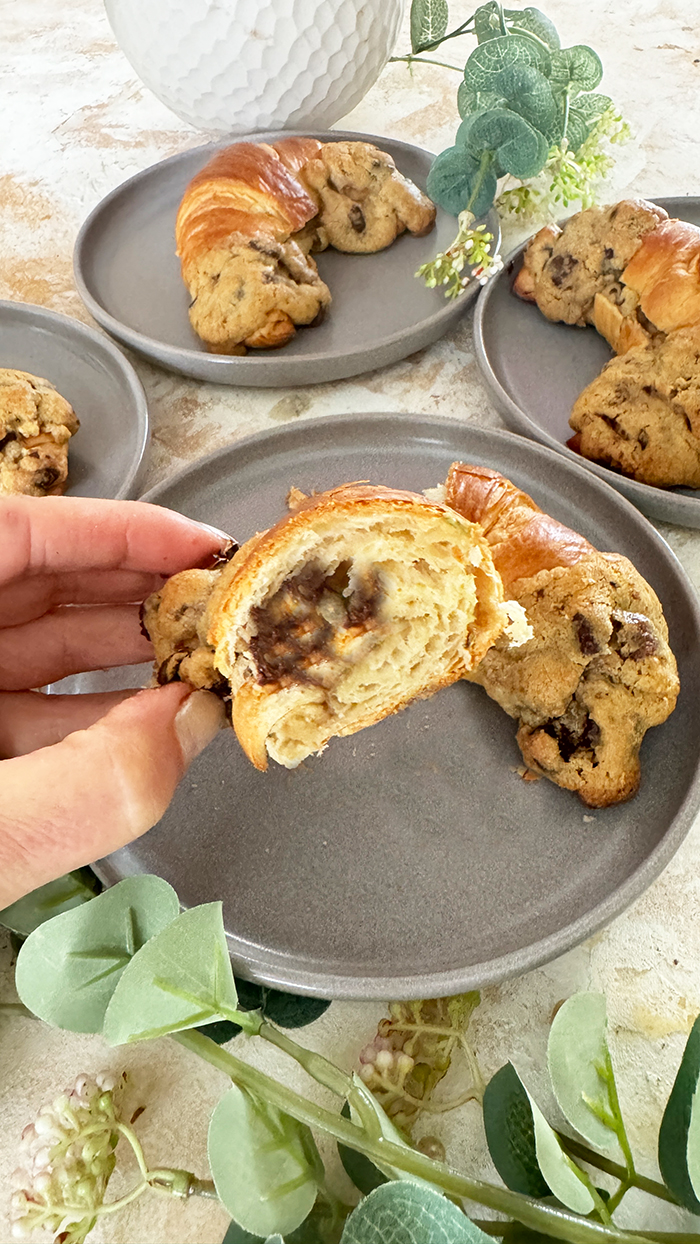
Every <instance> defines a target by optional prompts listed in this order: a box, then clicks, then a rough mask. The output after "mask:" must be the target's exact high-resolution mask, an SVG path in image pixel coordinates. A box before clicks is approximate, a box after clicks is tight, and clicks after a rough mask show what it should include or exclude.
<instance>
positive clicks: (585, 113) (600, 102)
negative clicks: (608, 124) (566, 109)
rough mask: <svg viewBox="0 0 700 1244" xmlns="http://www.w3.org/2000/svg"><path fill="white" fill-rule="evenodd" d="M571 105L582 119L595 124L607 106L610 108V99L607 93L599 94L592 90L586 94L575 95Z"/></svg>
mask: <svg viewBox="0 0 700 1244" xmlns="http://www.w3.org/2000/svg"><path fill="white" fill-rule="evenodd" d="M572 106H573V107H574V108H575V109H576V111H577V113H579V115H580V116H581V117H583V119H584V121H588V122H589V123H592V124H595V122H596V121H599V120H600V118H601V117H602V115H603V113H604V112H607V110H608V108H612V100H611V98H610V96H609V95H599V94H598V93H597V92H595V91H593V92H591V94H588V95H577V97H576V99H575V100H574V102H573V105H572Z"/></svg>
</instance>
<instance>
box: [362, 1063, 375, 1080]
mask: <svg viewBox="0 0 700 1244" xmlns="http://www.w3.org/2000/svg"><path fill="white" fill-rule="evenodd" d="M373 1076H374V1067H373V1066H372V1064H371V1063H364V1064H363V1066H362V1067H360V1079H361V1080H362V1081H363V1083H364V1084H369V1082H370V1080H371V1079H372V1078H373Z"/></svg>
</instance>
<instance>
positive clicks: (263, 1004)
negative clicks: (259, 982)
mask: <svg viewBox="0 0 700 1244" xmlns="http://www.w3.org/2000/svg"><path fill="white" fill-rule="evenodd" d="M255 988H256V989H258V988H259V989H260V994H261V1000H260V1002H259V1003H257V1004H256V1006H258V1007H259V1009H260V1010H261V1011H262V1013H263V1015H264V1016H265V1019H269V1020H270V1021H271V1023H273V1024H279V1026H280V1028H305V1027H306V1026H307V1024H313V1023H315V1021H316V1020H317V1019H319V1018H320V1016H321V1015H323V1014H324V1012H325V1011H327V1010H328V1008H329V1006H330V1001H329V1000H328V999H327V998H305V997H301V996H300V995H299V994H292V993H282V991H281V990H279V989H268V988H267V987H266V986H264V985H263V986H255ZM243 1009H244V1010H246V1011H247V1010H248V1009H249V1008H248V1006H247V1005H246V1006H245V1007H244V1008H243Z"/></svg>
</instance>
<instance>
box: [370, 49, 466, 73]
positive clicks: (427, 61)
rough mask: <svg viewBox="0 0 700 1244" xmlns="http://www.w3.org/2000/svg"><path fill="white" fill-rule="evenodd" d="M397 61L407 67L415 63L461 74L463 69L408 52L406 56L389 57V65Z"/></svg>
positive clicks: (444, 61) (443, 61) (446, 62)
mask: <svg viewBox="0 0 700 1244" xmlns="http://www.w3.org/2000/svg"><path fill="white" fill-rule="evenodd" d="M399 61H405V62H406V64H407V65H412V64H413V62H414V61H417V62H418V64H419V65H442V68H443V69H455V70H456V71H457V73H463V72H464V69H463V67H461V66H460V65H451V64H450V63H449V61H446V60H433V59H432V57H430V56H414V55H413V53H412V52H409V54H408V56H390V57H389V62H390V64H397V63H398V62H399Z"/></svg>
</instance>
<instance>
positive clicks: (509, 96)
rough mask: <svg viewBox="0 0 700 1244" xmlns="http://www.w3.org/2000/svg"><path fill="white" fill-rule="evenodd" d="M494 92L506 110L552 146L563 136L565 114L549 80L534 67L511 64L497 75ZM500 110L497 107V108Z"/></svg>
mask: <svg viewBox="0 0 700 1244" xmlns="http://www.w3.org/2000/svg"><path fill="white" fill-rule="evenodd" d="M494 89H495V91H496V92H497V93H499V94H500V95H501V96H502V98H503V99H504V100H505V104H506V107H508V108H510V109H512V111H513V112H517V113H518V114H519V115H520V116H521V117H523V118H524V119H525V120H526V121H527V122H528V123H529V124H530V125H531V126H532V127H533V129H535V130H539V131H540V133H541V134H544V136H545V138H546V139H547V141H548V143H549V144H550V146H551V145H552V144H553V143H555V142H558V141H559V139H560V138H561V135H562V114H561V110H560V108H559V105H558V103H557V100H556V99H555V98H554V94H553V92H552V88H551V86H550V85H549V79H548V78H546V77H545V75H544V74H543V73H540V71H539V69H533V68H532V66H531V65H509V66H508V68H507V69H502V70H501V72H500V73H499V74H497V76H496V79H495V81H494ZM494 107H498V105H497V104H496V105H494Z"/></svg>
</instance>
